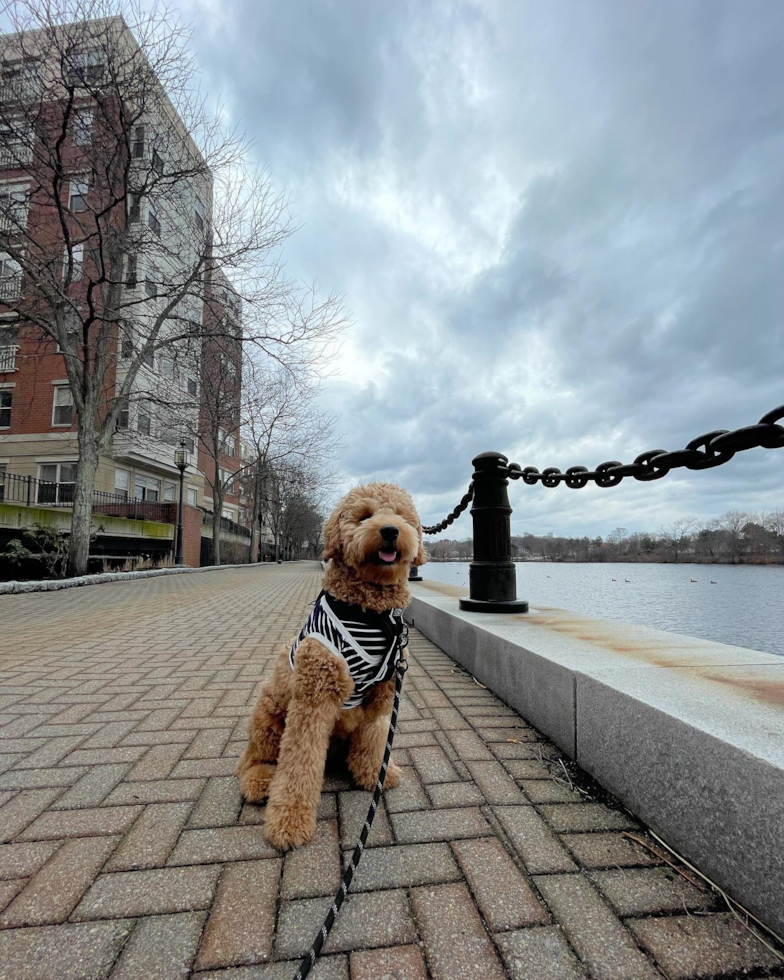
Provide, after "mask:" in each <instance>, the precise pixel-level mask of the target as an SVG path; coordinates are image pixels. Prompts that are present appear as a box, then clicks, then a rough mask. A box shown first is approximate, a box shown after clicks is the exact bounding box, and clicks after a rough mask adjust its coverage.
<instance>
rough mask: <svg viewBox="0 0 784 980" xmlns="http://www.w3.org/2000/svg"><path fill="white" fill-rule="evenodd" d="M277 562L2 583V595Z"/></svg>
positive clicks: (0, 587) (0, 593)
mask: <svg viewBox="0 0 784 980" xmlns="http://www.w3.org/2000/svg"><path fill="white" fill-rule="evenodd" d="M284 564H286V565H288V564H293V562H284ZM264 565H269V566H270V567H272V566H273V565H275V562H262V561H255V562H245V563H243V564H239V565H205V566H204V567H203V568H190V567H185V568H151V569H148V570H146V571H142V572H102V573H101V574H100V575H80V576H78V577H76V578H66V579H52V580H50V581H43V582H2V583H0V595H20V594H23V593H30V592H57V591H59V590H60V589H77V588H79V587H80V586H82V585H103V584H104V583H105V582H129V581H134V580H136V579H140V578H155V577H157V576H158V575H182V574H184V573H186V572H215V571H224V572H225V571H226V569H227V568H257V567H259V566H262V567H263V566H264Z"/></svg>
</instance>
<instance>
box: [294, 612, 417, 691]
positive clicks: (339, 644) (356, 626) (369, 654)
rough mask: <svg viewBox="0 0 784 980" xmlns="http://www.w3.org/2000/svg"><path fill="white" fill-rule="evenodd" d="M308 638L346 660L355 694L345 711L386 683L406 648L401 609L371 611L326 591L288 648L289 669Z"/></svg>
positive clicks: (406, 638) (405, 630)
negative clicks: (372, 690)
mask: <svg viewBox="0 0 784 980" xmlns="http://www.w3.org/2000/svg"><path fill="white" fill-rule="evenodd" d="M308 636H312V637H313V638H314V639H316V640H318V641H319V643H323V644H324V646H325V647H326V648H327V649H328V650H331V651H332V653H334V654H335V655H336V656H338V657H342V658H343V659H344V660H345V661H346V665H347V666H348V669H349V671H350V673H351V677H352V680H353V681H354V691H353V692H352V694H351V696H350V697H349V698H347V699H346V700H345V701H344V702H343V707H344V708H356V707H357V705H359V704H361V703H362V701H363V699H364V697H365V695H366V694H367V693H368V691H369V690H370V689H371V688H372V687H373V686H374V685H375V684H379V683H380V682H381V681H387V680H389V679H390V678H391V677H392V676H393V675H394V673H395V667H396V665H397V662H398V660H399V659H400V657H401V656H402V655H403V649H404V648H405V647H406V646H407V645H408V627H407V626H406V624H405V623H404V622H403V610H402V609H390V610H389V611H388V612H384V613H377V612H371V611H369V610H363V609H362V607H361V606H354V605H349V604H348V603H347V602H341V601H340V600H339V599H336V598H335V597H334V596H332V595H330V594H329V593H328V592H322V593H321V594H320V595H319V597H318V599H316V602H315V604H314V606H313V611H312V612H311V614H310V616H308V620H307V622H306V623H305V625H304V626H303V627H302V629H301V630H300V634H299V636H298V637H297V639H296V640H295V641H294V642H293V643H292V645H291V650H290V651H289V663H290V664H291V668H292V670H293V669H294V659H295V657H296V655H297V647H298V646H299V645H300V643H301V642H302V641H303V640H304V639H305V638H306V637H308Z"/></svg>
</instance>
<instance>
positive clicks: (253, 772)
mask: <svg viewBox="0 0 784 980" xmlns="http://www.w3.org/2000/svg"><path fill="white" fill-rule="evenodd" d="M276 769H277V766H275V765H274V763H271V762H257V763H256V764H255V765H252V766H249V767H248V768H247V769H245V770H243V771H241V772H240V774H239V778H240V791H241V792H242V795H243V796H244V797H245V799H246V800H247V801H248V803H261V801H262V800H265V799H266V798H267V796H268V795H269V787H270V783H271V782H272V777H273V776H274V775H275V771H276Z"/></svg>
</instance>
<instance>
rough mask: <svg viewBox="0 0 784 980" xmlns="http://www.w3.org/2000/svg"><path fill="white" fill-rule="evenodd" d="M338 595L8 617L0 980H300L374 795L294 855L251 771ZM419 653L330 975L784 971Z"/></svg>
mask: <svg viewBox="0 0 784 980" xmlns="http://www.w3.org/2000/svg"><path fill="white" fill-rule="evenodd" d="M319 577H320V576H319V569H318V566H316V565H315V564H304V563H303V564H294V565H287V566H282V567H278V566H275V567H259V568H250V569H247V568H236V569H231V568H229V569H226V570H222V571H219V572H208V573H204V574H197V575H183V576H166V577H162V578H154V579H147V580H142V581H137V582H128V583H118V584H112V585H102V586H93V587H90V588H81V589H72V590H67V591H63V592H55V593H42V594H37V595H20V596H10V597H6V598H4V599H2V600H0V628H1V630H2V632H1V633H0V635H2V648H3V652H2V654H1V655H0V681H1V682H2V687H1V688H0V977H2V978H7V980H25V978H39V980H76V978H80V980H89V978H95V980H99V978H104V977H109V976H110V977H112V978H114V980H117V978H122V980H129V978H139V980H148V978H153V977H154V978H180V977H189V976H192V977H198V978H201V980H207V978H210V980H218V978H223V980H253V978H261V980H278V978H280V980H284V978H288V977H291V976H293V974H294V972H295V968H296V961H297V959H298V957H300V956H301V955H302V954H303V953H304V952H305V951H306V950H307V948H308V946H309V944H310V941H311V939H312V936H313V934H314V932H315V930H316V929H317V928H318V926H319V925H320V924H321V921H322V919H323V916H324V914H325V911H326V908H327V906H328V904H329V897H330V896H331V895H332V894H333V892H334V890H335V888H336V886H337V884H338V882H339V875H340V863H341V854H342V852H345V851H346V850H348V849H349V848H351V847H352V846H353V843H354V840H355V838H356V836H357V834H358V832H359V827H360V825H361V822H362V820H363V819H364V815H365V810H366V807H367V803H368V794H366V793H364V792H359V791H357V790H356V789H354V788H353V787H352V784H351V782H350V780H349V779H348V777H347V774H346V772H345V771H343V770H340V769H338V770H333V771H330V772H329V773H328V776H327V779H326V782H325V786H324V793H323V797H322V804H321V809H320V813H319V817H320V820H319V825H318V832H317V834H316V837H315V839H314V840H313V842H312V843H311V844H310V845H309V846H308V847H306V848H303V849H301V850H299V851H295V852H292V853H289V854H287V855H285V857H284V856H282V855H280V854H278V853H276V852H275V851H274V850H273V849H272V848H271V847H270V846H269V845H268V844H267V843H266V842H265V840H264V838H263V837H262V835H261V830H260V826H259V825H260V823H261V820H262V818H263V808H261V807H256V806H251V805H247V804H243V802H242V800H241V798H240V795H239V790H238V786H237V782H236V779H235V777H234V767H235V763H236V759H237V756H238V755H239V753H240V752H241V750H242V748H243V742H244V737H245V726H246V722H247V718H248V715H249V713H250V710H251V707H252V705H253V703H254V701H255V699H256V697H257V695H258V693H259V689H260V685H261V682H262V678H263V676H264V674H265V671H266V670H267V669H268V667H269V666H270V664H271V659H272V656H273V654H274V653H275V652H276V651H277V649H278V647H279V645H280V644H281V643H282V642H284V641H288V640H290V639H291V638H292V637H293V635H294V634H295V633H296V631H297V630H298V628H299V627H300V625H301V623H302V621H303V619H304V616H305V613H306V609H307V606H308V603H309V602H311V601H312V599H313V598H314V597H315V594H316V592H317V589H318V585H319ZM411 659H412V664H413V665H412V668H411V670H410V671H409V672H408V675H407V679H406V688H405V699H404V706H403V710H402V715H401V717H402V721H401V725H400V732H399V735H398V737H397V742H396V745H397V757H398V760H399V761H400V762H401V763H402V764H403V765H404V778H403V779H402V781H401V784H400V786H399V787H398V788H397V789H395V790H393V791H391V792H390V793H388V794H387V795H386V797H385V805H384V808H383V809H382V810H381V811H380V813H379V816H378V818H377V820H376V823H375V825H374V827H373V833H372V836H371V839H370V847H369V848H368V850H367V851H366V853H365V856H364V858H363V862H362V865H361V866H360V870H359V872H358V874H357V877H356V879H355V882H354V886H353V887H352V894H351V895H350V897H349V899H348V900H347V902H346V904H345V905H344V908H343V911H342V912H341V914H340V917H339V919H338V923H337V925H336V927H335V929H334V931H333V933H332V935H331V936H330V938H329V941H328V943H327V946H326V950H325V955H324V957H323V959H322V960H321V962H320V964H319V966H318V967H317V969H316V970H315V971H314V973H313V974H312V976H313V977H314V980H328V978H343V980H345V978H348V977H352V978H355V980H356V978H362V980H372V978H382V977H388V978H398V980H401V978H405V980H419V978H425V977H433V978H437V980H442V978H458V980H459V978H463V977H465V978H468V977H472V978H473V977H489V978H495V977H498V978H502V977H508V978H523V977H525V978H528V980H530V978H542V980H559V978H579V977H594V978H599V980H604V978H608V980H609V978H629V980H635V978H641V980H642V978H653V977H661V976H665V977H671V978H681V977H683V978H685V977H698V976H699V977H714V976H715V977H718V976H721V977H725V978H726V977H729V976H746V977H749V976H753V977H763V976H784V971H782V970H781V968H780V965H779V961H777V960H776V958H775V957H774V955H773V954H772V953H771V952H769V951H768V950H767V949H766V948H765V947H764V946H763V945H761V944H760V943H758V942H757V941H756V940H755V939H753V938H752V937H751V936H750V934H749V933H748V932H747V931H745V930H744V929H743V927H742V926H741V925H740V924H739V923H738V921H737V920H736V919H735V918H733V916H732V915H730V914H729V913H727V912H726V910H725V909H722V908H721V906H720V904H719V902H718V901H717V900H716V898H715V897H714V896H713V895H712V894H711V893H710V892H709V891H706V890H703V889H701V888H699V887H697V886H695V884H693V883H691V882H690V881H689V880H688V879H687V878H686V877H684V876H683V875H681V874H680V873H678V872H677V871H676V870H673V869H672V868H671V867H669V866H668V865H667V864H665V863H664V862H662V861H661V860H660V859H659V857H657V856H656V854H655V853H654V852H653V851H651V850H650V849H649V848H648V847H647V846H646V843H645V842H648V843H650V841H649V839H648V837H647V836H646V833H645V830H644V829H643V828H641V827H639V825H638V824H637V822H636V821H635V820H634V819H633V818H632V817H630V816H629V815H628V814H627V813H625V812H624V811H623V810H622V809H621V808H620V807H618V806H617V805H615V804H614V803H613V801H611V800H608V799H607V798H606V796H604V795H603V794H601V792H600V791H599V790H597V789H596V788H595V787H592V786H591V785H590V783H589V782H588V781H586V780H585V779H584V777H583V776H582V775H581V774H580V773H577V772H575V771H574V770H573V768H572V767H570V766H569V765H568V763H567V762H566V760H562V759H561V756H560V754H559V753H558V751H557V750H556V749H555V748H554V747H553V746H552V745H550V744H549V743H547V742H546V741H545V740H544V739H543V738H542V737H541V736H540V735H539V734H538V733H537V732H536V731H534V730H533V729H532V728H531V727H530V726H529V725H527V724H526V722H525V721H524V720H522V719H521V718H520V717H519V716H518V715H516V714H515V713H514V712H513V711H511V710H510V709H509V708H507V707H506V706H505V705H503V704H502V703H501V702H500V701H498V700H497V699H496V698H495V697H494V696H493V695H492V694H491V693H490V692H489V691H487V690H485V689H483V688H481V687H480V686H478V685H477V684H476V682H475V681H474V680H473V679H472V678H471V677H470V676H468V675H466V674H465V673H464V672H463V671H462V670H461V669H460V668H458V667H456V666H455V665H454V663H453V662H452V661H450V660H449V659H448V658H447V657H446V656H444V654H442V653H441V652H440V651H439V650H438V649H437V648H436V647H435V646H434V645H433V644H432V643H429V642H428V641H426V640H425V639H424V638H423V637H422V636H421V635H419V634H417V633H416V632H415V631H412V643H411ZM562 762H563V763H564V764H563V765H562ZM630 835H631V836H630ZM640 841H642V842H643V843H640Z"/></svg>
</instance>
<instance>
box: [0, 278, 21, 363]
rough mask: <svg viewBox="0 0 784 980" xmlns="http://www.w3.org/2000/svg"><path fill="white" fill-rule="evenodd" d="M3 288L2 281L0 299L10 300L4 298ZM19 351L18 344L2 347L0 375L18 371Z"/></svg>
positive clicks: (0, 282) (0, 349) (0, 348)
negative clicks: (17, 354)
mask: <svg viewBox="0 0 784 980" xmlns="http://www.w3.org/2000/svg"><path fill="white" fill-rule="evenodd" d="M2 286H3V284H2V281H0V299H8V297H7V296H3V289H2ZM18 350H19V345H18V344H6V345H4V346H2V347H0V374H2V373H4V372H6V371H15V370H16V352H17V351H18Z"/></svg>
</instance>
